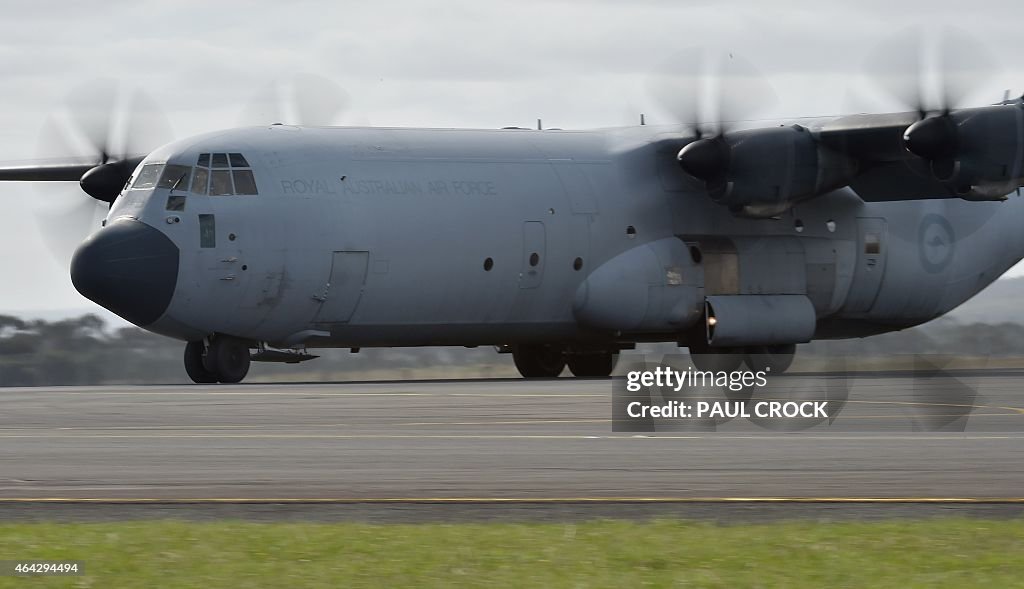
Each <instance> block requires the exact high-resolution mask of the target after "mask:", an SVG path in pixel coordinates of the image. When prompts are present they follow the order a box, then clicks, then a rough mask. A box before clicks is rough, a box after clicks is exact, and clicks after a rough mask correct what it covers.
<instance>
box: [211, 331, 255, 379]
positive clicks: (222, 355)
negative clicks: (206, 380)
mask: <svg viewBox="0 0 1024 589" xmlns="http://www.w3.org/2000/svg"><path fill="white" fill-rule="evenodd" d="M249 361H250V357H249V344H247V343H246V342H244V341H242V340H240V339H238V338H233V337H229V336H219V337H215V338H214V339H213V342H212V343H211V344H210V350H209V351H208V352H207V354H206V366H207V368H208V369H210V371H211V372H213V373H214V374H216V375H217V380H218V381H220V382H223V383H230V384H233V383H236V382H241V381H242V379H243V378H245V375H246V374H248V373H249Z"/></svg>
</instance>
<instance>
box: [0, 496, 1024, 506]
mask: <svg viewBox="0 0 1024 589" xmlns="http://www.w3.org/2000/svg"><path fill="white" fill-rule="evenodd" d="M17 503H106V504H120V505H129V504H183V505H187V504H240V505H259V504H282V503H283V504H325V505H357V504H366V503H379V504H389V503H406V504H430V503H438V504H442V503H464V504H481V505H483V504H534V503H608V504H626V503H650V504H673V503H674V504H690V503H721V504H726V503H752V504H757V503H777V504H778V503H782V504H785V503H792V504H829V503H835V504H848V503H863V504H912V503H918V504H940V505H952V504H978V505H988V504H991V505H999V504H1003V505H1005V504H1024V497H362V498H359V497H326V498H324V497H321V498H315V497H314V498H301V497H260V498H252V497H249V498H246V497H189V498H166V499H157V498H150V497H0V505H3V504H17Z"/></svg>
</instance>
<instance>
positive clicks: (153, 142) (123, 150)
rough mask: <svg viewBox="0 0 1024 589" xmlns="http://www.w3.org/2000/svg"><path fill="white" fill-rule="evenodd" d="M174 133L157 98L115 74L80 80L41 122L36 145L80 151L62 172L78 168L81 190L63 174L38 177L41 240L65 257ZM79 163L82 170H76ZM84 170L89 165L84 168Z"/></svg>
mask: <svg viewBox="0 0 1024 589" xmlns="http://www.w3.org/2000/svg"><path fill="white" fill-rule="evenodd" d="M170 138H171V132H170V127H169V125H168V123H167V120H166V118H165V117H164V115H163V113H162V112H161V111H160V110H159V109H158V108H157V106H156V105H155V103H154V102H153V101H152V100H151V99H149V98H148V97H147V96H146V95H144V94H143V93H141V92H139V91H133V92H130V91H126V90H122V89H121V88H120V86H119V85H118V84H117V83H116V82H114V81H112V80H96V81H93V82H90V83H88V84H85V85H82V86H80V87H77V88H75V89H74V90H73V91H72V92H71V93H70V94H69V97H68V99H67V100H66V101H65V103H64V104H63V105H62V106H61V107H60V108H59V109H57V110H56V111H55V112H54V113H52V114H51V116H50V117H49V118H48V119H47V121H46V122H45V123H44V126H43V129H42V131H41V133H40V137H39V141H38V145H37V151H38V152H39V153H41V154H45V157H47V158H53V157H54V156H62V157H63V158H64V161H67V158H69V157H70V158H75V159H76V161H78V162H80V164H74V165H67V166H65V168H67V170H66V172H65V174H64V176H62V177H55V176H50V177H45V176H46V174H47V173H48V172H47V170H46V168H45V166H44V167H42V168H41V171H40V172H39V174H41V175H42V177H40V178H38V179H44V180H70V179H74V178H75V176H77V175H79V174H80V177H79V178H78V180H79V186H80V187H81V190H82V191H84V192H85V193H86V194H87V195H89V196H91V197H92V198H86V196H85V195H83V194H82V193H81V192H80V191H78V190H75V189H71V188H69V187H68V185H67V184H65V183H63V182H58V183H51V182H44V183H38V184H36V186H37V190H40V191H42V192H44V194H43V195H42V198H40V199H37V200H38V201H39V202H41V203H43V204H40V205H39V206H38V207H37V208H36V210H35V213H36V214H35V217H36V221H37V224H38V226H39V229H40V232H41V233H42V235H43V237H44V241H45V242H46V244H47V246H48V247H49V249H50V250H51V253H53V254H54V256H55V257H56V258H57V259H58V260H59V261H61V262H63V263H66V262H68V261H69V260H70V258H71V254H72V253H73V252H74V249H75V247H77V246H78V244H79V243H81V241H82V240H83V239H84V238H85V237H86V236H87V235H88V234H89V233H91V232H92V231H93V230H95V229H97V228H98V227H99V220H100V219H101V218H102V217H103V216H105V214H106V211H107V209H108V208H109V207H110V205H111V204H112V203H113V201H114V199H115V198H117V195H118V194H119V193H120V192H121V189H122V188H123V186H124V184H125V182H127V181H128V179H129V177H130V176H131V174H132V172H133V171H134V170H135V167H136V166H137V165H138V164H139V162H141V161H142V159H143V158H144V157H145V156H146V155H147V154H148V153H149V151H150V150H151V149H152V148H154V147H156V146H158V145H161V144H163V143H166V142H167V141H168V140H169V139H170ZM79 170H81V171H79ZM83 172H84V173H83Z"/></svg>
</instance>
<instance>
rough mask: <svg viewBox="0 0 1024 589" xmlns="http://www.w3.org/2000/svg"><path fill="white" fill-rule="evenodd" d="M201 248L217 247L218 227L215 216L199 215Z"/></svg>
mask: <svg viewBox="0 0 1024 589" xmlns="http://www.w3.org/2000/svg"><path fill="white" fill-rule="evenodd" d="M199 247H217V225H216V221H215V220H214V217H213V215H199Z"/></svg>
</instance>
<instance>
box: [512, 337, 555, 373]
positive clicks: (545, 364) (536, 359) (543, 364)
mask: <svg viewBox="0 0 1024 589" xmlns="http://www.w3.org/2000/svg"><path fill="white" fill-rule="evenodd" d="M512 360H513V361H514V362H515V365H516V368H517V369H518V370H519V374H522V375H523V377H524V378H556V377H557V376H558V375H559V374H562V371H563V370H565V350H563V349H562V348H561V347H560V346H556V345H551V344H528V345H521V346H516V347H515V348H513V350H512Z"/></svg>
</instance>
